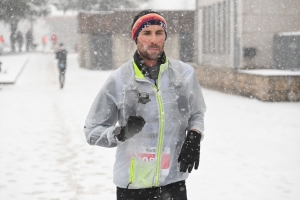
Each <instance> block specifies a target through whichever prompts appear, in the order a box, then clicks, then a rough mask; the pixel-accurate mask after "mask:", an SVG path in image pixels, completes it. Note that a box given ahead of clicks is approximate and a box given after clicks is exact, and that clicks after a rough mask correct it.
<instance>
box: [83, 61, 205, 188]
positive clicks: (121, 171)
mask: <svg viewBox="0 0 300 200" xmlns="http://www.w3.org/2000/svg"><path fill="white" fill-rule="evenodd" d="M205 110H206V106H205V103H204V99H203V95H202V92H201V88H200V84H199V82H198V79H197V77H196V75H195V72H194V69H193V68H192V67H191V66H189V65H187V64H185V63H183V62H181V61H177V60H174V59H170V58H168V59H167V61H166V63H165V64H162V65H161V66H160V72H159V76H158V80H157V87H156V86H155V85H154V84H152V83H151V82H150V81H149V80H147V79H146V78H145V77H144V76H143V74H142V73H141V71H140V70H139V69H138V67H137V66H136V65H135V63H134V61H128V62H126V63H124V64H123V65H122V66H121V67H120V68H118V69H116V70H115V71H113V72H112V73H111V75H110V76H109V77H108V79H107V81H106V83H105V84H104V86H103V87H102V88H101V90H100V92H99V93H98V95H97V97H96V99H95V100H94V103H93V105H92V107H91V109H90V111H89V114H88V116H87V119H86V122H85V128H84V132H85V135H86V139H87V142H88V143H89V144H91V145H99V146H103V147H116V146H117V150H116V160H115V164H114V173H113V174H114V183H115V184H116V185H117V186H118V187H121V188H126V187H128V188H133V189H137V188H148V187H153V186H163V185H167V184H170V183H173V182H177V181H181V180H185V179H186V178H187V177H188V173H183V172H179V163H178V161H177V159H178V156H179V153H180V150H181V147H182V144H183V142H184V140H185V137H186V130H189V129H191V128H193V129H197V130H199V131H200V132H201V133H202V134H203V131H204V121H203V118H204V113H205ZM135 115H139V116H142V117H143V118H144V119H145V121H146V124H145V126H144V127H143V129H142V130H141V132H139V133H138V134H136V135H135V136H133V137H132V138H130V139H128V140H126V141H125V142H119V141H117V140H116V139H115V137H114V136H113V131H114V129H115V125H116V124H117V123H118V125H119V126H125V125H126V123H127V119H128V117H129V116H135ZM202 138H203V137H202Z"/></svg>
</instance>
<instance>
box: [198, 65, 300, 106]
mask: <svg viewBox="0 0 300 200" xmlns="http://www.w3.org/2000/svg"><path fill="white" fill-rule="evenodd" d="M194 67H195V70H196V74H197V76H198V79H199V81H200V84H201V85H202V86H203V87H206V88H210V89H214V90H218V91H222V92H226V93H231V94H238V95H242V96H246V97H250V98H257V99H259V100H262V101H274V102H278V101H300V75H295V76H290V75H279V76H274V75H272V76H271V75H270V76H266V75H254V74H246V73H241V72H240V71H238V70H234V69H228V68H217V67H211V66H209V67H208V66H201V67H196V66H194Z"/></svg>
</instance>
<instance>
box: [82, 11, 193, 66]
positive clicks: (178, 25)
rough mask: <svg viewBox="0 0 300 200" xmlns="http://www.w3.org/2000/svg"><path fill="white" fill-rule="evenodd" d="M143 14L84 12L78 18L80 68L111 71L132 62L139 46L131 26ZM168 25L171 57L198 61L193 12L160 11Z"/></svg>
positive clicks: (166, 46) (168, 42)
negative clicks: (133, 37) (132, 33)
mask: <svg viewBox="0 0 300 200" xmlns="http://www.w3.org/2000/svg"><path fill="white" fill-rule="evenodd" d="M139 12H140V11H110V12H96V13H94V12H81V13H79V15H78V37H79V38H78V53H79V54H78V55H79V62H80V67H83V68H87V69H94V70H109V69H116V68H118V67H120V66H121V65H122V64H123V63H124V62H126V61H128V60H130V59H132V57H133V54H134V52H135V50H136V44H135V42H134V41H132V40H131V37H130V35H131V30H130V27H131V24H132V21H133V18H134V16H135V15H136V14H137V13H139ZM160 13H161V14H162V15H163V17H164V18H165V19H166V21H167V26H168V28H167V30H168V37H167V41H166V44H165V52H166V55H167V56H168V57H171V58H175V59H181V60H183V61H185V62H194V61H195V52H194V39H193V38H194V25H195V21H194V16H195V12H194V11H160Z"/></svg>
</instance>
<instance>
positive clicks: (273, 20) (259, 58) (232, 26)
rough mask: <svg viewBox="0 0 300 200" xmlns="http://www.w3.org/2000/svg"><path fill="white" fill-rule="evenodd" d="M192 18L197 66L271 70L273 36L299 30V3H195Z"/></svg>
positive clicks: (263, 0) (253, 0) (237, 0)
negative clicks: (194, 21) (194, 28)
mask: <svg viewBox="0 0 300 200" xmlns="http://www.w3.org/2000/svg"><path fill="white" fill-rule="evenodd" d="M195 18H196V30H197V31H196V34H195V38H196V40H195V41H196V53H197V62H198V63H199V64H201V65H212V66H219V67H229V68H238V69H241V68H247V69H252V68H263V69H273V68H274V37H275V36H276V35H277V34H279V33H281V32H295V31H299V30H300V20H299V19H300V1H299V0H285V1H282V0H198V1H196V14H195Z"/></svg>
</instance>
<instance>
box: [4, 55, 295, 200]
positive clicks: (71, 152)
mask: <svg viewBox="0 0 300 200" xmlns="http://www.w3.org/2000/svg"><path fill="white" fill-rule="evenodd" d="M110 72H111V71H90V70H86V69H81V68H79V66H78V62H77V55H76V54H70V55H69V58H68V68H67V74H66V85H65V88H63V89H62V90H61V89H60V88H59V84H58V71H57V68H56V61H55V59H54V55H52V54H50V55H49V54H33V55H32V56H31V57H30V60H29V61H28V63H27V65H26V67H25V69H24V70H23V72H22V74H21V76H20V77H19V79H18V81H17V83H16V84H15V85H1V88H2V90H0V136H1V140H0V199H1V200H2V199H4V200H11V199H12V200H15V199H16V200H19V199H22V200H26V199H30V200H35V199H37V200H39V199H49V200H50V199H51V200H54V199H59V200H64V199H65V200H69V199H72V200H85V199H88V200H94V199H95V200H96V199H101V200H102V199H105V200H106V199H107V200H110V199H112V200H113V199H115V186H114V185H113V183H112V167H113V162H114V153H115V149H106V148H101V147H94V146H90V145H88V144H87V143H86V141H85V136H84V133H83V125H84V120H85V117H86V115H87V113H88V110H89V108H90V106H91V104H92V102H93V100H94V98H95V96H96V94H97V92H98V91H99V89H100V88H101V85H102V84H103V83H104V81H105V79H106V78H107V77H108V75H109V74H110ZM203 93H204V97H205V100H206V103H207V107H208V110H207V114H206V117H205V123H206V130H205V138H204V140H203V142H202V144H201V145H202V147H201V161H200V166H199V169H198V170H197V171H195V170H193V172H192V173H191V175H190V177H189V178H188V180H187V191H188V197H189V200H200V199H204V200H221V199H222V200H224V199H230V200H235V199H236V200H237V199H243V200H247V199H249V200H250V199H251V200H252V199H256V200H266V199H272V200H274V199H276V200H277V199H278V200H280V199H285V200H296V199H300V191H299V188H300V171H299V168H300V157H299V150H300V146H299V144H300V123H299V113H300V112H299V111H300V103H299V102H295V103H291V102H285V103H284V102H281V103H266V102H261V101H258V100H256V99H247V98H245V97H240V96H235V95H229V94H224V93H220V92H216V91H210V90H207V89H203Z"/></svg>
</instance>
